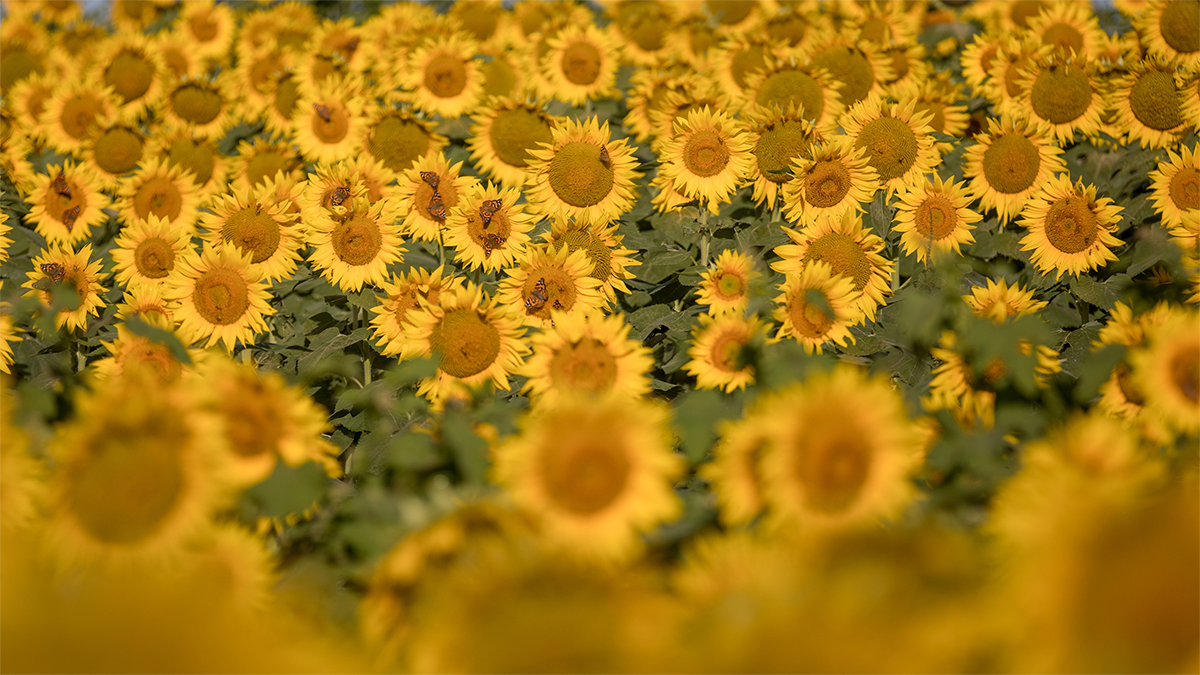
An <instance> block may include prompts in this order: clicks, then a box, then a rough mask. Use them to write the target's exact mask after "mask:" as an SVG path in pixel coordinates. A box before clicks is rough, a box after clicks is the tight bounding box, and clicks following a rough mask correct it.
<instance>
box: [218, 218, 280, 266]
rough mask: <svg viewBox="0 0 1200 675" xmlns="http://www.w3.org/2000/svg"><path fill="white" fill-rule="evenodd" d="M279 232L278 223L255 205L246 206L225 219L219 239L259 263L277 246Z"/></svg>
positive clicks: (253, 261) (269, 255) (271, 253)
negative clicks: (247, 254)
mask: <svg viewBox="0 0 1200 675" xmlns="http://www.w3.org/2000/svg"><path fill="white" fill-rule="evenodd" d="M280 237H281V232H280V230H279V223H277V222H275V219H274V218H272V217H271V216H269V215H267V214H265V213H262V212H261V211H260V210H259V208H258V207H257V206H248V207H246V208H244V209H242V210H241V211H238V212H237V213H235V214H233V215H231V216H229V217H228V218H226V219H225V223H224V224H223V225H222V226H221V239H223V240H224V241H225V242H226V243H229V244H233V245H234V246H237V247H238V248H239V249H241V251H242V253H249V254H251V256H253V257H252V258H251V260H250V262H252V263H260V262H262V261H264V260H266V259H268V258H270V257H271V256H272V255H274V254H275V251H276V249H278V248H279V240H280Z"/></svg>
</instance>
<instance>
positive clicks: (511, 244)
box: [445, 182, 534, 272]
mask: <svg viewBox="0 0 1200 675" xmlns="http://www.w3.org/2000/svg"><path fill="white" fill-rule="evenodd" d="M520 198H521V191H520V190H519V189H517V188H515V187H513V188H508V189H505V188H503V187H497V186H496V185H495V184H493V183H491V182H489V183H488V184H487V186H486V187H484V185H483V184H482V183H478V184H475V185H473V186H471V187H470V188H468V190H467V193H466V195H464V196H463V199H462V201H460V202H459V204H458V206H456V207H454V208H453V209H451V211H450V215H448V216H447V217H446V233H445V243H446V246H452V247H454V249H455V253H454V259H455V262H457V263H458V264H459V266H461V267H463V268H465V269H468V270H474V269H479V268H483V270H484V271H486V272H495V271H496V270H500V269H503V268H505V267H511V266H512V265H514V264H516V263H517V261H518V259H519V258H520V256H521V254H522V252H523V251H524V248H525V245H526V244H528V243H529V233H530V232H531V231H532V230H533V226H534V222H533V217H532V216H531V215H530V214H528V213H526V205H525V204H518V203H517V201H518V200H519V199H520Z"/></svg>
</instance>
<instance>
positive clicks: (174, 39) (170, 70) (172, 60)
mask: <svg viewBox="0 0 1200 675" xmlns="http://www.w3.org/2000/svg"><path fill="white" fill-rule="evenodd" d="M150 43H151V45H152V48H153V49H154V51H155V52H157V53H158V56H159V58H161V59H162V62H163V72H164V73H165V75H166V80H167V81H168V82H169V81H173V80H181V79H184V78H188V77H200V75H201V74H202V70H201V69H202V68H204V64H202V63H201V62H200V59H198V58H197V57H196V55H195V54H194V53H193V52H192V51H191V50H189V49H188V48H187V44H186V43H184V42H182V41H180V39H179V33H178V32H177V31H172V30H163V31H159V32H158V33H156V34H155V35H153V36H152V37H151V38H150ZM243 103H246V101H243Z"/></svg>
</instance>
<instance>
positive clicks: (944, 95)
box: [888, 73, 971, 152]
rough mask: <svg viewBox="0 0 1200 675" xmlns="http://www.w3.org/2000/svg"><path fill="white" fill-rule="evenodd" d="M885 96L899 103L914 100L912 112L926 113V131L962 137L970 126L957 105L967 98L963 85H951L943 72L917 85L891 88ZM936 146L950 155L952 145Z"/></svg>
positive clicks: (966, 115)
mask: <svg viewBox="0 0 1200 675" xmlns="http://www.w3.org/2000/svg"><path fill="white" fill-rule="evenodd" d="M888 94H889V95H890V96H891V97H892V98H895V99H896V100H898V101H909V100H911V101H913V112H914V113H929V114H930V116H931V117H930V119H929V128H931V129H933V130H934V131H935V132H937V133H940V134H946V135H947V136H958V137H961V136H962V135H963V134H964V133H965V132H966V130H967V126H968V125H969V124H970V121H971V117H970V116H969V115H968V114H967V107H966V106H965V105H958V102H959V101H961V100H963V99H965V98H966V95H965V94H964V93H963V90H962V85H961V84H954V83H951V82H950V78H949V77H944V76H943V74H942V73H939V74H938V75H937V76H936V77H932V78H924V79H922V80H921V81H920V82H914V83H911V84H896V85H890V86H889V87H888ZM938 147H939V148H940V149H941V150H942V151H943V152H949V151H950V150H951V149H952V148H953V145H951V144H949V143H939V144H938Z"/></svg>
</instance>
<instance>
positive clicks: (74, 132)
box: [5, 56, 104, 141]
mask: <svg viewBox="0 0 1200 675" xmlns="http://www.w3.org/2000/svg"><path fill="white" fill-rule="evenodd" d="M5 58H7V56H6V57H5ZM103 110H104V108H103V106H101V104H100V101H98V100H97V99H95V98H92V97H91V96H89V95H86V94H84V95H80V96H74V97H71V98H69V99H67V101H66V102H65V103H64V104H63V109H62V116H61V117H60V118H59V120H60V121H61V122H62V127H63V131H66V132H67V134H68V135H70V136H71V138H74V139H75V140H79V141H82V140H83V139H85V138H87V135H88V130H89V129H90V128H91V126H92V125H93V124H95V123H96V117H97V116H99V115H100V113H101V112H102V111H103Z"/></svg>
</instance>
